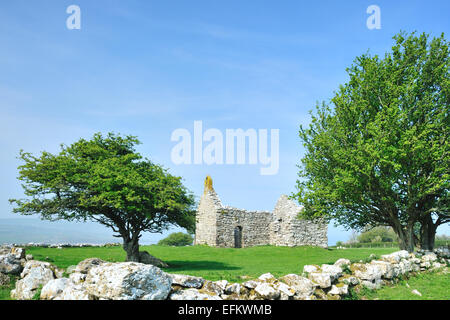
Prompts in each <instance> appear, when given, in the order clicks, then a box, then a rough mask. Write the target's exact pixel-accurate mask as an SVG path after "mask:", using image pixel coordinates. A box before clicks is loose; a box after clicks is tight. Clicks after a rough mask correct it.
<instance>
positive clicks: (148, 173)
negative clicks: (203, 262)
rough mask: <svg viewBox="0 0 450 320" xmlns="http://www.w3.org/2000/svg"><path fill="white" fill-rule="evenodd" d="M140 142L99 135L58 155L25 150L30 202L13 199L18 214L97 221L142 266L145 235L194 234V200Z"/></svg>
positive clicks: (23, 178) (25, 181) (22, 174)
mask: <svg viewBox="0 0 450 320" xmlns="http://www.w3.org/2000/svg"><path fill="white" fill-rule="evenodd" d="M139 143H140V142H139V140H137V138H136V137H133V136H125V137H122V136H120V135H116V134H112V133H109V134H108V135H107V136H105V137H103V136H102V135H101V134H100V133H97V134H95V135H94V137H93V138H92V139H91V140H84V139H80V140H79V141H77V142H75V143H73V144H72V145H70V146H67V145H61V151H60V152H59V153H58V154H51V153H48V152H42V153H41V154H40V155H39V156H33V155H32V154H30V153H26V152H23V151H21V152H20V158H21V159H22V160H23V161H24V164H23V165H21V166H20V167H19V180H21V181H22V182H23V184H22V186H23V189H24V192H25V195H26V196H27V197H28V198H27V199H12V200H10V202H11V203H13V204H15V205H16V207H15V208H14V209H13V211H14V212H17V213H21V214H23V215H32V214H40V215H41V218H42V219H45V220H52V221H53V220H61V219H63V220H69V221H73V220H76V221H84V222H85V221H96V222H98V223H101V224H103V225H105V226H107V227H109V228H111V229H112V231H113V232H114V236H116V237H121V238H122V239H123V248H124V250H125V251H126V253H127V261H136V262H138V261H140V254H139V238H140V237H141V234H142V232H146V231H147V232H153V233H160V232H162V231H163V230H166V229H167V228H168V227H169V226H171V225H176V226H180V227H183V228H186V229H188V230H190V231H192V230H193V229H194V223H195V217H194V210H193V205H194V197H193V195H192V194H191V193H190V192H189V191H188V190H187V189H186V188H185V187H184V186H183V184H182V182H181V178H180V177H176V176H172V175H170V174H169V173H168V172H167V170H166V169H164V168H163V167H162V166H160V165H158V164H155V163H152V162H151V161H150V160H148V159H146V158H143V157H142V156H141V155H140V154H139V153H137V152H136V150H135V145H137V144H139Z"/></svg>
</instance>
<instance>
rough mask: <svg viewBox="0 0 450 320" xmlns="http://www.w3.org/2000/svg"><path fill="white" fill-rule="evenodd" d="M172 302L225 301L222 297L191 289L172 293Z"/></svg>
mask: <svg viewBox="0 0 450 320" xmlns="http://www.w3.org/2000/svg"><path fill="white" fill-rule="evenodd" d="M169 299H170V300H223V299H222V298H221V297H220V296H218V295H215V294H212V293H205V292H200V291H199V290H198V289H194V288H189V289H185V290H178V291H175V292H174V293H172V294H171V295H170V297H169Z"/></svg>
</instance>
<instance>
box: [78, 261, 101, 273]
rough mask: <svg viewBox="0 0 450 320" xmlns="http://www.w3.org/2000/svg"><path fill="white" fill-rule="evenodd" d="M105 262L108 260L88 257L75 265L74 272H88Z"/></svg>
mask: <svg viewBox="0 0 450 320" xmlns="http://www.w3.org/2000/svg"><path fill="white" fill-rule="evenodd" d="M105 262H106V261H103V260H102V259H99V258H88V259H85V260H83V261H81V262H80V263H78V264H77V266H76V267H75V270H74V272H80V273H84V274H87V273H88V272H89V270H90V269H91V268H93V267H97V266H99V265H102V264H103V263H105Z"/></svg>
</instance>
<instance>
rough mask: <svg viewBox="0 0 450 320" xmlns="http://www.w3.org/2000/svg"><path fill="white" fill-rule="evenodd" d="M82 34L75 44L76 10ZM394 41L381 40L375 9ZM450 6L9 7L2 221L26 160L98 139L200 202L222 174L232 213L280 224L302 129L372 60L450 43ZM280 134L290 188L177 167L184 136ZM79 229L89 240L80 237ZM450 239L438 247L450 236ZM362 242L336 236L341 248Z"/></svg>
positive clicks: (3, 26) (0, 143)
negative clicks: (117, 138)
mask: <svg viewBox="0 0 450 320" xmlns="http://www.w3.org/2000/svg"><path fill="white" fill-rule="evenodd" d="M72 4H75V5H78V6H79V7H80V8H81V30H69V29H67V27H66V19H67V18H68V16H69V14H67V13H66V8H67V7H68V6H69V5H72ZM372 4H375V5H378V6H379V7H380V9H381V29H380V30H369V29H368V28H367V27H366V20H367V18H368V17H369V14H367V13H366V9H367V7H368V6H369V5H372ZM449 12H450V2H448V1H446V0H443V1H411V0H408V1H378V0H373V1H362V0H360V1H143V0H142V1H112V0H105V1H101V0H96V1H82V0H71V1H61V0H58V1H56V0H55V1H32V2H30V1H9V2H6V1H3V2H2V3H1V4H0V48H1V50H0V128H1V135H0V150H1V151H0V152H1V157H0V161H1V162H0V180H1V181H2V183H1V185H0V218H9V217H16V216H13V215H12V214H11V206H10V205H9V203H8V201H7V199H9V198H17V197H21V196H22V190H21V187H20V184H19V182H18V181H17V180H16V177H17V170H16V168H17V166H18V165H19V162H18V160H17V159H16V157H17V155H18V152H19V150H20V149H24V150H26V151H30V152H39V151H42V150H47V151H51V152H56V151H58V148H59V144H60V143H71V142H73V141H75V140H77V139H78V138H80V137H85V138H89V137H90V136H92V134H93V133H95V132H109V131H114V132H118V133H121V134H132V135H136V136H138V137H139V139H140V140H141V141H142V142H143V144H142V145H140V146H139V148H138V149H139V151H140V152H141V153H142V154H143V155H145V156H147V157H149V158H150V159H151V160H153V161H155V162H157V163H160V164H163V165H165V166H166V167H168V168H170V172H171V173H173V174H176V175H181V176H183V177H184V179H185V184H186V186H187V187H188V188H189V189H191V190H192V191H193V192H194V193H195V195H197V196H199V195H201V192H202V189H203V180H204V178H205V176H206V175H207V174H210V175H211V176H212V177H213V180H214V186H215V189H216V191H217V192H218V193H219V195H220V197H221V199H222V202H224V203H225V204H228V205H232V206H235V207H242V208H247V209H260V210H272V209H273V207H274V205H275V202H276V200H277V198H278V197H279V196H280V195H281V194H283V193H284V194H290V193H292V192H294V191H295V181H296V179H297V171H298V170H297V167H296V165H297V164H298V163H299V160H300V158H301V156H302V155H303V148H302V147H301V144H300V140H299V139H298V127H299V125H300V124H308V123H309V121H310V117H309V114H308V111H309V110H311V109H312V108H313V107H314V105H315V103H316V101H322V100H328V99H330V98H331V97H332V95H333V92H334V91H335V90H336V89H337V88H338V86H339V84H342V83H344V82H345V81H346V80H347V76H346V72H345V69H346V67H348V66H350V65H351V63H352V61H353V59H354V58H355V57H356V56H358V55H361V54H363V53H365V52H367V51H368V50H369V52H371V53H373V54H381V55H382V54H384V52H386V51H387V50H389V48H390V47H391V45H392V39H391V38H392V36H393V35H394V34H396V33H397V32H399V31H400V30H405V31H408V32H410V31H414V30H417V31H419V32H423V31H425V32H428V33H431V34H432V35H439V34H440V33H441V32H445V34H446V35H447V37H448V34H449V33H450V23H449V22H448V21H449V20H448V13H449ZM194 120H202V121H203V126H204V129H208V128H218V129H219V130H222V131H225V129H228V128H231V129H234V128H243V129H248V128H255V129H259V128H262V129H272V128H275V129H280V169H279V172H278V174H276V175H272V176H261V175H260V173H259V168H260V166H259V165H212V166H208V165H178V166H176V165H174V164H173V163H172V162H171V158H170V152H171V149H172V148H173V146H174V145H175V143H174V142H171V141H170V137H171V133H172V131H173V130H175V129H177V128H186V129H188V130H190V131H192V130H193V122H194ZM74 228H79V225H75V226H74ZM449 230H450V228H449V227H448V226H446V227H441V228H440V229H438V233H447V234H449V233H450V231H449ZM348 237H349V232H344V231H343V230H342V229H340V228H334V227H332V226H330V229H329V238H330V244H333V243H334V242H335V241H337V240H347V239H348Z"/></svg>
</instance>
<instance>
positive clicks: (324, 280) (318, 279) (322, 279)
mask: <svg viewBox="0 0 450 320" xmlns="http://www.w3.org/2000/svg"><path fill="white" fill-rule="evenodd" d="M308 278H309V279H310V280H311V281H312V282H313V283H316V284H317V285H318V286H319V287H321V288H322V289H325V288H329V287H331V283H332V280H331V274H329V273H325V272H311V273H310V274H308Z"/></svg>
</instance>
